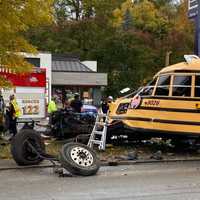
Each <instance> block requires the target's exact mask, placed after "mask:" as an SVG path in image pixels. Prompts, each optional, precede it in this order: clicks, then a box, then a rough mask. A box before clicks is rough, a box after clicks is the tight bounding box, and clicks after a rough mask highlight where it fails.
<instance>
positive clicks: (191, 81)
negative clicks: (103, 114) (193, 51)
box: [109, 55, 200, 138]
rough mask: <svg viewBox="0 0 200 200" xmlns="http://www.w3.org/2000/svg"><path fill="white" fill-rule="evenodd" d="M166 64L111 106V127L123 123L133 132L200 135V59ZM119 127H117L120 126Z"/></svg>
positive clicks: (150, 135)
mask: <svg viewBox="0 0 200 200" xmlns="http://www.w3.org/2000/svg"><path fill="white" fill-rule="evenodd" d="M184 57H185V60H186V61H185V62H181V63H178V64H175V65H171V66H168V67H165V68H163V69H162V70H161V71H159V72H158V73H157V74H156V75H155V76H154V78H153V80H152V81H151V82H150V83H149V84H147V86H145V87H142V88H140V89H139V90H138V91H136V92H135V93H133V94H130V95H127V96H125V97H122V98H119V99H117V100H116V101H115V102H113V103H112V105H111V107H110V115H109V119H110V129H114V130H115V127H117V128H118V127H123V129H126V130H128V131H129V136H133V137H134V136H135V137H136V138H137V137H139V136H141V137H148V136H149V137H166V138H167V137H170V138H171V137H177V136H178V137H181V136H187V137H199V136H200V59H199V58H198V57H197V56H193V55H186V56H184ZM116 130H117V129H116Z"/></svg>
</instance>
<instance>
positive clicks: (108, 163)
mask: <svg viewBox="0 0 200 200" xmlns="http://www.w3.org/2000/svg"><path fill="white" fill-rule="evenodd" d="M197 161H200V159H174V160H138V161H137V160H133V161H108V162H101V167H105V166H120V165H136V164H155V163H176V162H197ZM59 166H60V165H59V164H55V165H53V164H49V165H48V164H46V165H29V166H14V167H0V171H7V170H21V169H42V168H54V167H59Z"/></svg>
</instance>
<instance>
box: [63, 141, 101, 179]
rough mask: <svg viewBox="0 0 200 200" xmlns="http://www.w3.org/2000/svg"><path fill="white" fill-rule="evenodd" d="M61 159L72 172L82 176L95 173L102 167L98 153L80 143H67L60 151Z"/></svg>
mask: <svg viewBox="0 0 200 200" xmlns="http://www.w3.org/2000/svg"><path fill="white" fill-rule="evenodd" d="M59 161H60V163H61V164H62V166H63V167H64V168H65V169H67V170H68V171H69V172H70V173H72V174H75V175H81V176H91V175H94V174H96V173H97V171H98V170H99V167H100V162H99V160H98V158H97V156H96V153H95V152H94V151H93V150H92V149H90V148H89V147H88V146H86V145H84V144H79V143H68V144H65V145H64V146H63V147H62V149H61V151H60V155H59Z"/></svg>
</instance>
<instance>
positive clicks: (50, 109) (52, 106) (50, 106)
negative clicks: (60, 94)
mask: <svg viewBox="0 0 200 200" xmlns="http://www.w3.org/2000/svg"><path fill="white" fill-rule="evenodd" d="M57 110H58V109H57V105H56V97H55V96H53V97H52V99H51V101H50V102H49V104H48V114H49V124H50V125H51V124H52V117H53V114H54V112H56V111H57Z"/></svg>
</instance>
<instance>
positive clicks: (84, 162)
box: [71, 147, 94, 167]
mask: <svg viewBox="0 0 200 200" xmlns="http://www.w3.org/2000/svg"><path fill="white" fill-rule="evenodd" d="M71 158H72V160H73V161H74V162H75V163H76V164H77V165H79V166H82V167H89V166H91V165H92V164H93V161H94V159H93V156H92V154H91V153H90V152H89V151H88V150H87V149H85V148H83V147H74V148H72V149H71Z"/></svg>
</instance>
